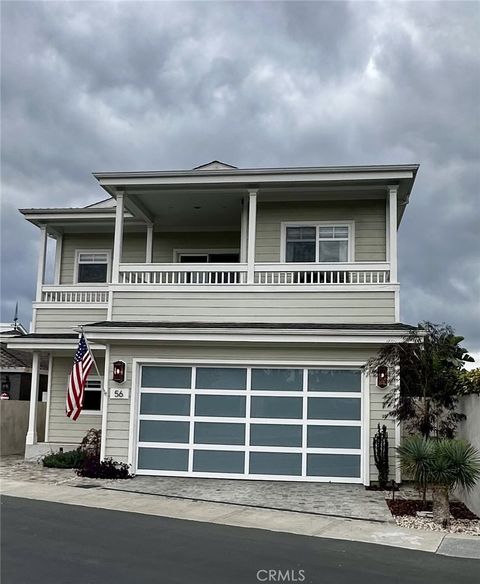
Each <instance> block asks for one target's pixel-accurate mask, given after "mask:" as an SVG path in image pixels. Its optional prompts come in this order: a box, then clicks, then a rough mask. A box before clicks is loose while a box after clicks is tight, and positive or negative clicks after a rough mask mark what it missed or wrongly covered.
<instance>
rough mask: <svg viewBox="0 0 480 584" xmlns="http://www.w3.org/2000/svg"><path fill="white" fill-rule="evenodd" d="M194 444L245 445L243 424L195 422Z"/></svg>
mask: <svg viewBox="0 0 480 584" xmlns="http://www.w3.org/2000/svg"><path fill="white" fill-rule="evenodd" d="M194 442H195V444H239V445H242V444H245V424H228V423H225V422H224V423H221V422H195V432H194Z"/></svg>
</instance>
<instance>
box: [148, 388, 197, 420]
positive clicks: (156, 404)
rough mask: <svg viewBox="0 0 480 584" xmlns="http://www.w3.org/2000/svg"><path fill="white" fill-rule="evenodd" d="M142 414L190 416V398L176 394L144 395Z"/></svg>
mask: <svg viewBox="0 0 480 584" xmlns="http://www.w3.org/2000/svg"><path fill="white" fill-rule="evenodd" d="M140 413H141V414H157V415H160V416H189V415H190V396H189V395H180V394H174V393H143V394H142V397H141V402H140Z"/></svg>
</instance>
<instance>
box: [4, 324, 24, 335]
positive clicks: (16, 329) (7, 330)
mask: <svg viewBox="0 0 480 584" xmlns="http://www.w3.org/2000/svg"><path fill="white" fill-rule="evenodd" d="M26 333H27V329H26V328H25V327H24V326H23V324H22V323H20V322H16V323H11V322H0V335H2V336H3V335H8V336H15V335H25V334H26Z"/></svg>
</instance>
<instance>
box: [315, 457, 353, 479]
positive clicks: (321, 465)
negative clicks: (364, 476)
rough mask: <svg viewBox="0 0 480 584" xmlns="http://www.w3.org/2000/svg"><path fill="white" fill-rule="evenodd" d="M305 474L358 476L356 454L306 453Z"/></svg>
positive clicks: (316, 475)
mask: <svg viewBox="0 0 480 584" xmlns="http://www.w3.org/2000/svg"><path fill="white" fill-rule="evenodd" d="M307 475H308V476H311V477H312V476H315V477H354V478H358V477H360V455H359V454H358V455H357V454H308V455H307Z"/></svg>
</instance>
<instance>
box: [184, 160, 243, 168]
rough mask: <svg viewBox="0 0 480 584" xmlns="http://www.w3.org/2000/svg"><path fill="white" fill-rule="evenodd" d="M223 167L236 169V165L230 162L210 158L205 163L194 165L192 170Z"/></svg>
mask: <svg viewBox="0 0 480 584" xmlns="http://www.w3.org/2000/svg"><path fill="white" fill-rule="evenodd" d="M225 169H230V170H231V169H236V170H238V167H237V166H232V165H231V164H227V163H226V162H220V160H212V161H211V162H207V164H202V165H200V166H196V167H195V168H194V169H193V170H225Z"/></svg>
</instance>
